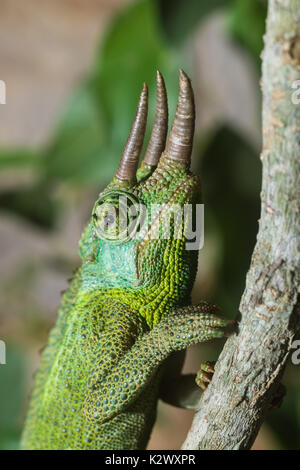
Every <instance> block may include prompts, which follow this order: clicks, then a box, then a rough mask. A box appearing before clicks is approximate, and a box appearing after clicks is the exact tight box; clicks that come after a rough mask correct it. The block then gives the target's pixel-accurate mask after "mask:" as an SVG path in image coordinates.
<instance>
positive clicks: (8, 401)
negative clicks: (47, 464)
mask: <svg viewBox="0 0 300 470" xmlns="http://www.w3.org/2000/svg"><path fill="white" fill-rule="evenodd" d="M6 352H7V354H6V364H5V365H0V384H1V386H0V449H8V448H10V449H11V448H16V447H17V442H18V438H19V434H20V429H21V422H22V416H21V414H22V410H23V405H24V402H23V400H24V395H25V390H24V388H25V387H24V369H25V365H24V361H23V358H22V354H21V352H20V351H19V350H17V349H14V348H12V347H10V348H7V351H6Z"/></svg>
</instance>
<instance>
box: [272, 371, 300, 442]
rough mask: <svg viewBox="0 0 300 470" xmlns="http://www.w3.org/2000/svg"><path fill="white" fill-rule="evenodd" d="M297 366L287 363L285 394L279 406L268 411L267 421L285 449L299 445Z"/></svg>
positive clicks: (299, 413) (298, 374)
mask: <svg viewBox="0 0 300 470" xmlns="http://www.w3.org/2000/svg"><path fill="white" fill-rule="evenodd" d="M298 369H299V367H297V366H294V365H292V364H291V363H288V365H287V370H286V372H285V376H284V384H285V385H286V388H287V394H286V396H285V397H284V399H283V403H282V405H281V407H280V408H279V409H277V410H274V411H272V412H270V413H269V414H268V416H267V419H266V421H267V423H269V425H270V426H271V428H272V430H273V431H275V433H276V435H277V437H278V438H279V439H280V441H281V443H282V446H283V447H284V448H285V449H287V450H294V449H299V447H300V397H299V379H300V371H299V370H298Z"/></svg>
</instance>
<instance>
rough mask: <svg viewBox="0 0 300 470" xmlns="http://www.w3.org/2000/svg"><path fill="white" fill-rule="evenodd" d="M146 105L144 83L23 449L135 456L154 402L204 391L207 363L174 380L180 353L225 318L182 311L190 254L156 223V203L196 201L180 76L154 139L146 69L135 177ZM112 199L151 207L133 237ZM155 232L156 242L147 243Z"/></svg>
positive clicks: (182, 401)
mask: <svg viewBox="0 0 300 470" xmlns="http://www.w3.org/2000/svg"><path fill="white" fill-rule="evenodd" d="M147 106H148V91H147V86H146V85H144V87H143V90H142V93H141V96H140V100H139V104H138V108H137V113H136V116H135V119H134V122H133V126H132V129H131V132H130V135H129V138H128V140H127V143H126V145H125V148H124V151H123V154H122V157H121V160H120V164H119V167H118V170H117V173H116V175H115V177H114V178H113V180H112V182H111V183H110V184H109V185H108V186H107V187H106V188H105V189H104V191H103V192H102V193H101V194H100V196H99V198H98V200H97V201H96V203H95V206H94V208H93V212H92V217H91V220H90V222H89V223H88V225H87V227H86V228H85V230H84V232H83V234H82V237H81V240H80V244H79V253H80V256H81V258H82V265H81V267H79V268H78V269H77V271H76V273H75V276H74V278H73V280H72V281H71V283H70V286H69V289H68V290H67V291H66V292H65V293H64V295H63V298H62V304H61V307H60V309H59V311H58V318H57V322H56V324H55V326H54V328H53V329H52V331H51V332H50V336H49V341H48V345H47V346H46V348H45V350H44V351H43V354H42V358H41V364H40V368H39V371H38V373H37V376H36V379H35V386H34V390H33V393H32V397H31V402H30V406H29V411H28V415H27V418H26V422H25V427H24V432H23V436H22V443H21V446H22V448H24V449H143V448H145V447H146V445H147V442H148V439H149V436H150V433H151V429H152V426H153V424H154V421H155V417H156V407H157V401H158V399H159V398H162V399H164V400H165V401H167V402H169V403H172V404H174V405H177V406H185V407H189V408H195V407H196V406H197V401H198V399H199V395H200V393H201V390H200V388H199V385H200V386H203V388H204V385H205V383H207V382H209V380H210V378H211V376H212V373H213V368H212V366H211V365H209V364H208V363H207V364H206V365H203V366H202V369H200V371H199V372H198V374H197V375H196V376H195V375H180V371H181V368H182V364H183V360H184V354H185V352H184V350H185V349H186V348H187V347H188V346H190V345H192V344H195V343H199V342H202V341H207V340H210V339H213V338H217V337H222V336H224V335H225V334H226V326H227V325H228V323H229V322H228V321H226V320H223V319H221V318H219V317H218V316H216V315H215V313H216V311H217V307H216V306H213V305H209V304H208V303H206V302H201V303H200V304H198V305H193V306H192V305H191V300H190V294H191V289H192V286H193V283H194V279H195V275H196V271H197V254H198V252H197V250H196V251H195V250H187V249H186V237H185V234H184V233H183V235H182V236H181V237H176V236H175V230H174V223H173V224H171V228H170V233H169V236H168V237H164V236H163V235H164V233H163V232H164V229H163V228H162V225H161V220H162V217H163V215H164V213H165V212H166V211H167V210H168V204H170V203H172V204H177V205H179V206H180V207H183V206H184V205H185V204H192V207H195V205H196V204H197V203H199V202H200V182H199V177H198V176H194V175H193V174H192V173H191V172H190V169H189V167H190V159H191V151H192V142H193V134H194V122H195V110H194V98H193V90H192V87H191V83H190V80H189V78H188V77H187V75H186V74H185V73H184V72H183V71H180V79H179V97H178V103H177V109H176V115H175V118H174V121H173V125H172V129H171V131H170V135H169V137H168V140H167V143H166V137H167V127H168V105H167V94H166V89H165V84H164V80H163V78H162V76H161V74H160V73H159V72H157V106H156V115H155V121H154V125H153V130H152V134H151V138H150V141H149V145H148V148H147V150H146V154H145V158H144V160H143V162H142V164H141V167H140V169H137V167H138V159H139V154H140V152H141V149H142V145H143V140H144V133H145V127H146V119H147ZM120 195H122V196H123V198H125V200H126V202H127V209H126V208H125V210H127V211H128V213H129V212H130V211H129V209H130V208H132V207H137V205H138V204H139V203H142V204H143V205H144V206H145V207H146V217H148V210H150V206H151V205H152V204H158V205H159V207H160V209H159V211H158V213H157V214H156V216H155V217H154V219H153V220H152V219H151V223H150V224H149V226H148V227H147V229H146V230H144V232H143V231H141V232H140V233H139V235H136V236H135V237H128V234H125V233H124V232H123V231H122V230H120V228H118V223H119V220H120V216H121V213H122V211H124V207H123V206H121V203H120V202H119V196H120ZM111 207H113V208H114V209H115V211H111V209H109V208H111ZM129 219H130V220H133V217H132V216H131V215H129ZM182 223H184V222H182ZM101 227H102V228H101ZM112 227H114V229H116V227H117V231H116V230H114V231H113V230H112ZM155 230H156V233H158V236H156V237H153V236H152V235H153V233H154V231H155ZM116 233H117V236H116V235H115V234H116ZM170 392H172V393H170Z"/></svg>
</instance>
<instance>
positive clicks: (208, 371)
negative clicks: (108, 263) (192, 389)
mask: <svg viewBox="0 0 300 470" xmlns="http://www.w3.org/2000/svg"><path fill="white" fill-rule="evenodd" d="M214 365H215V362H208V361H207V362H204V363H203V364H201V366H200V370H199V371H198V372H197V375H196V379H195V382H196V384H197V385H198V387H200V388H202V390H206V389H207V386H208V384H209V383H210V382H211V379H212V377H213V375H214V372H215V369H214Z"/></svg>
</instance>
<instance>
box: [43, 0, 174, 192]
mask: <svg viewBox="0 0 300 470" xmlns="http://www.w3.org/2000/svg"><path fill="white" fill-rule="evenodd" d="M180 65H181V64H179V65H178V64H176V62H175V60H174V53H171V52H170V50H168V49H167V47H166V45H165V44H164V42H163V40H162V37H161V32H160V30H159V25H158V21H157V12H156V9H155V7H154V5H153V2H151V1H141V2H138V3H137V4H134V5H130V6H129V7H127V8H126V9H125V10H124V11H123V12H122V13H121V14H120V15H119V16H117V17H116V18H115V19H114V22H113V23H112V25H111V28H110V31H109V32H108V34H107V36H106V39H105V40H104V42H103V41H102V42H101V45H100V48H99V52H98V54H97V56H96V60H95V64H94V67H93V70H92V73H91V76H90V79H89V80H88V81H87V83H86V84H85V85H84V86H83V87H82V88H81V89H80V90H79V91H78V93H77V94H76V95H75V96H74V98H73V99H72V100H71V102H70V104H69V106H68V108H67V110H66V113H65V115H64V118H63V120H62V123H61V125H60V126H59V128H58V131H57V134H56V136H55V138H54V141H53V143H52V145H51V146H50V147H49V149H48V151H47V154H46V164H45V166H46V176H47V178H52V179H56V178H58V179H73V180H77V181H80V182H82V181H83V182H84V181H86V182H89V183H97V184H98V185H104V184H105V183H107V182H108V181H109V180H110V179H111V177H112V176H113V174H114V172H115V171H116V169H117V165H118V161H119V159H120V156H121V153H122V150H123V147H124V145H125V142H126V140H127V137H128V134H129V131H130V127H131V124H132V120H133V118H134V115H135V111H136V106H137V102H138V97H139V93H140V91H141V88H142V84H143V82H144V81H146V82H147V83H148V85H150V86H149V88H150V106H149V108H150V113H149V114H150V121H151V117H153V116H154V108H155V105H154V100H155V95H156V91H155V80H156V74H155V72H156V70H157V69H160V70H161V71H162V73H164V74H165V78H166V80H167V85H168V93H169V102H170V104H171V106H170V108H171V110H172V109H173V110H174V108H175V104H174V102H175V100H176V94H177V86H178V85H177V81H178V68H179V66H180ZM175 70H176V73H174V71H175ZM149 131H150V126H148V131H147V134H148V135H149Z"/></svg>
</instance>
